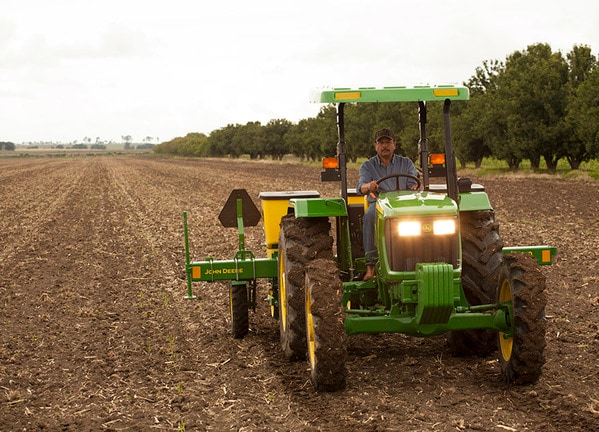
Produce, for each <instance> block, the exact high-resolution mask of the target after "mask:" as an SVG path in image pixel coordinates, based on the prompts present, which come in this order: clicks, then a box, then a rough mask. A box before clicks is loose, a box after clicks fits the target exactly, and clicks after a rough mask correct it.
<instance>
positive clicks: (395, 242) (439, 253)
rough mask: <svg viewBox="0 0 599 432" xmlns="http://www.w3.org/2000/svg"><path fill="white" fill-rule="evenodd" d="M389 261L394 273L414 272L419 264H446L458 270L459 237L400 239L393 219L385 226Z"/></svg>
mask: <svg viewBox="0 0 599 432" xmlns="http://www.w3.org/2000/svg"><path fill="white" fill-rule="evenodd" d="M385 243H386V249H387V260H388V261H389V265H390V267H391V270H393V271H414V270H415V269H416V264H417V263H425V262H429V263H430V262H444V263H448V264H451V265H453V268H458V265H459V263H458V258H459V240H458V235H457V234H454V235H434V234H432V233H429V234H423V235H420V236H416V237H399V236H398V235H397V232H396V230H395V223H392V219H390V220H387V222H386V224H385Z"/></svg>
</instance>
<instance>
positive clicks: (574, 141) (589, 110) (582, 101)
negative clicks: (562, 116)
mask: <svg viewBox="0 0 599 432" xmlns="http://www.w3.org/2000/svg"><path fill="white" fill-rule="evenodd" d="M567 59H568V63H569V66H570V67H569V71H570V72H569V82H568V84H569V102H568V106H567V112H566V120H565V123H566V127H567V130H568V140H567V146H566V151H565V156H566V159H567V160H568V163H569V164H570V168H572V169H578V168H579V167H580V164H581V163H582V162H585V161H589V160H590V159H591V158H594V157H597V156H598V154H599V151H598V149H597V140H598V137H597V133H598V132H599V131H598V125H599V94H598V91H597V89H598V87H597V85H598V84H599V71H598V69H597V58H596V57H595V56H593V55H592V54H591V49H590V48H589V47H588V46H576V45H575V46H574V47H573V48H572V51H570V52H569V53H568V55H567Z"/></svg>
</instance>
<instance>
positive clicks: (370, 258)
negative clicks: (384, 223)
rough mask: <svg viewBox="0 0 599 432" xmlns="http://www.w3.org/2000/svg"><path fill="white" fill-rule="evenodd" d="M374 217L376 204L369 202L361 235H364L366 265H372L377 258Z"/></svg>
mask: <svg viewBox="0 0 599 432" xmlns="http://www.w3.org/2000/svg"><path fill="white" fill-rule="evenodd" d="M375 217H376V204H375V203H371V204H370V206H369V207H368V210H366V212H365V213H364V219H363V221H362V222H363V226H362V236H363V237H364V254H365V255H366V265H374V264H375V263H376V261H377V259H378V256H379V254H378V251H377V249H376V245H375V243H374V222H375Z"/></svg>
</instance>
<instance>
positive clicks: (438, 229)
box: [433, 219, 455, 235]
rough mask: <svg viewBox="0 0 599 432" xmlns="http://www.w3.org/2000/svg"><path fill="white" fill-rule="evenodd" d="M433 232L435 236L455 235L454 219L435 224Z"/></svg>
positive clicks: (439, 221)
mask: <svg viewBox="0 0 599 432" xmlns="http://www.w3.org/2000/svg"><path fill="white" fill-rule="evenodd" d="M433 232H434V233H435V235H447V234H455V220H454V219H440V220H436V221H434V222H433Z"/></svg>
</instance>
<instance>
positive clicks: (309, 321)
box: [306, 291, 315, 369]
mask: <svg viewBox="0 0 599 432" xmlns="http://www.w3.org/2000/svg"><path fill="white" fill-rule="evenodd" d="M306 293H307V295H306V338H307V339H308V360H309V361H310V367H311V368H312V369H314V363H315V360H314V359H315V356H314V349H315V345H314V317H313V316H312V312H311V311H312V302H311V301H310V294H309V293H308V291H306Z"/></svg>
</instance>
